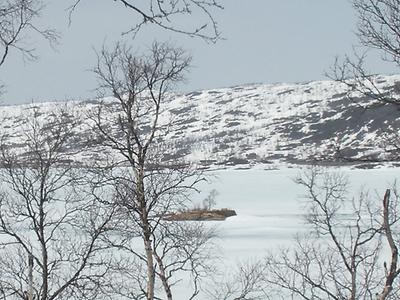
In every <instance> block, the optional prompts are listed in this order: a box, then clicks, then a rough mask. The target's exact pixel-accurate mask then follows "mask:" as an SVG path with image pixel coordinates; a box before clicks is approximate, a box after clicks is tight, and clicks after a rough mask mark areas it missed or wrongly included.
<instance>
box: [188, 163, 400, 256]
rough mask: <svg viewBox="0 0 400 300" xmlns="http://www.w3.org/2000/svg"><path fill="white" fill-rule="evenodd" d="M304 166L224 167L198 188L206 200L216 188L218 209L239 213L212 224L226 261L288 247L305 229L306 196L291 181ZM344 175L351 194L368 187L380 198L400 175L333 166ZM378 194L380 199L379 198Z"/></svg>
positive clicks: (395, 171)
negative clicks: (216, 229)
mask: <svg viewBox="0 0 400 300" xmlns="http://www.w3.org/2000/svg"><path fill="white" fill-rule="evenodd" d="M305 169H306V167H304V169H300V168H286V167H285V168H281V169H279V170H260V169H256V170H253V169H250V170H221V171H216V172H213V173H214V174H215V175H216V176H217V177H216V178H215V179H213V180H212V181H211V182H210V183H208V184H207V183H203V184H202V185H201V186H200V189H201V191H202V193H201V194H200V195H196V198H197V199H199V200H198V201H199V202H200V199H203V198H204V197H205V196H206V195H207V194H208V193H209V191H211V190H212V189H215V190H217V191H218V196H217V197H216V202H217V205H216V206H217V207H220V208H225V207H226V208H231V209H235V210H236V212H237V216H235V217H231V218H228V219H227V220H225V221H223V222H213V223H215V224H216V226H217V228H218V232H219V236H220V237H219V243H220V248H221V251H222V255H223V256H224V257H226V259H228V260H234V261H236V260H247V259H251V258H255V257H260V256H262V255H263V254H264V253H265V251H266V250H267V249H268V250H270V249H272V248H276V247H278V246H279V245H288V244H290V243H291V242H292V240H293V236H294V235H295V234H296V233H298V232H300V231H302V230H305V229H306V225H305V222H304V218H303V216H304V209H303V207H304V197H303V196H304V194H305V192H306V191H305V190H304V188H303V187H302V186H300V185H298V184H296V183H294V181H293V179H294V178H295V177H296V176H298V175H299V174H300V173H301V172H302V170H303V171H304V170H305ZM328 170H330V171H340V172H343V173H344V174H346V175H347V176H348V178H349V181H350V194H351V195H354V196H356V195H357V194H358V193H359V192H360V191H361V189H364V190H369V191H370V192H371V195H373V196H374V197H375V195H376V197H377V201H380V199H381V198H382V197H383V195H384V193H385V190H386V188H387V187H390V186H391V184H392V183H393V182H394V180H395V179H396V178H400V169H399V168H380V169H367V170H361V169H351V168H349V167H341V168H333V167H331V168H329V169H328ZM378 196H379V197H380V198H379V199H378Z"/></svg>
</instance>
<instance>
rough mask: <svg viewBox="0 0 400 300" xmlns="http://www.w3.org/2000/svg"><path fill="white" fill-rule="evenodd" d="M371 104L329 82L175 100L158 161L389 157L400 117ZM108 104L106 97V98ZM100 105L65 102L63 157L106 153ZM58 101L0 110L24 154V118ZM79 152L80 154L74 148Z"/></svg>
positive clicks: (390, 83)
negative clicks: (96, 116)
mask: <svg viewBox="0 0 400 300" xmlns="http://www.w3.org/2000/svg"><path fill="white" fill-rule="evenodd" d="M376 83H377V85H378V86H379V87H380V88H381V89H382V90H384V91H389V92H393V91H395V90H394V89H395V87H397V86H398V84H400V75H394V76H378V77H377V78H376ZM367 100H368V99H365V98H363V97H361V96H359V97H357V96H356V98H355V99H354V98H353V101H351V100H349V99H348V98H347V97H346V93H345V87H344V86H343V85H342V84H339V83H336V82H333V81H318V82H309V83H297V84H254V85H245V86H237V87H231V88H223V89H213V90H204V91H196V92H192V93H188V94H185V95H172V96H171V98H170V99H168V102H167V103H166V104H165V106H164V107H163V112H162V115H161V118H160V120H161V123H162V126H163V127H164V128H167V126H168V133H167V134H165V135H164V143H163V155H164V157H163V159H164V160H165V161H170V162H173V161H174V160H176V159H177V158H181V159H185V160H187V161H191V162H196V163H200V164H202V165H204V166H209V165H243V167H245V166H248V165H253V164H257V163H268V162H271V161H277V160H278V161H286V162H294V163H302V162H309V161H312V160H315V159H317V160H329V161H338V160H340V159H341V157H339V156H338V153H337V150H338V149H340V153H341V155H343V156H345V157H346V159H348V158H351V159H365V158H372V159H378V160H386V159H393V157H390V155H389V154H388V152H387V151H384V149H385V148H387V143H386V142H385V132H387V131H388V129H391V128H399V125H400V112H399V111H397V110H396V109H394V108H393V107H389V106H382V107H379V108H376V109H373V110H371V109H367V110H366V109H365V108H364V107H365V104H366V103H369V104H370V102H367ZM106 101H107V103H109V105H113V103H112V100H111V99H106ZM97 105H98V101H97V100H90V101H75V102H71V103H68V106H70V107H73V108H74V109H73V110H72V111H71V116H70V117H71V120H72V118H81V119H82V120H83V124H81V125H80V126H79V128H77V129H76V131H75V135H74V138H73V139H72V140H71V145H69V147H67V149H66V154H68V157H69V158H70V159H72V160H74V161H76V162H81V161H88V160H101V159H103V158H104V157H105V155H107V154H113V153H110V152H109V151H110V150H108V149H105V148H103V147H101V146H99V144H98V142H97V141H96V138H95V137H94V136H93V133H92V130H91V125H90V122H89V121H87V118H86V117H85V116H86V115H87V113H89V112H90V111H91V110H93V109H94V108H96V106H97ZM57 106H60V103H40V104H34V105H32V104H30V105H18V106H3V107H0V118H1V124H0V127H1V129H0V130H1V133H2V135H4V136H5V138H6V139H7V140H8V142H10V143H11V144H12V146H13V147H14V148H20V149H21V151H22V152H23V146H24V137H23V130H21V128H22V129H23V128H24V126H26V124H24V123H25V119H24V118H25V117H26V116H27V115H29V114H32V111H33V108H36V114H37V115H38V116H39V119H43V120H45V119H48V117H49V115H50V114H51V112H52V110H53V109H55V108H56V107H57ZM79 150H83V151H79Z"/></svg>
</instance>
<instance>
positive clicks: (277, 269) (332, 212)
mask: <svg viewBox="0 0 400 300" xmlns="http://www.w3.org/2000/svg"><path fill="white" fill-rule="evenodd" d="M298 183H300V184H302V185H304V186H305V187H306V188H307V191H308V192H307V199H308V203H307V207H308V213H307V221H308V224H310V225H311V228H312V230H311V232H310V233H309V234H306V235H305V236H298V238H297V239H296V245H295V247H294V248H291V249H283V250H281V251H280V252H279V253H278V254H277V253H274V254H271V255H268V257H267V259H266V265H267V272H266V283H267V284H268V285H269V287H270V291H269V293H268V294H269V295H270V296H271V298H272V299H285V297H292V298H295V299H352V300H356V299H379V300H383V299H397V298H398V296H399V289H398V288H397V284H394V282H395V280H396V279H397V277H398V274H399V269H398V267H397V260H398V251H397V245H398V242H399V241H398V240H396V241H395V240H394V239H393V236H394V235H393V233H394V232H397V231H398V226H399V219H398V207H397V205H398V202H399V197H398V196H397V195H396V197H395V199H393V200H390V197H389V190H387V191H386V194H385V197H384V200H383V204H382V206H380V205H378V203H375V202H374V201H373V200H371V197H370V196H369V195H368V194H367V193H362V194H361V195H360V196H359V197H358V198H356V199H353V200H348V199H347V196H346V191H347V179H346V178H345V177H343V175H341V174H337V173H326V172H321V171H320V170H318V169H315V168H314V169H312V171H311V172H310V173H307V174H305V175H303V176H302V177H300V178H299V179H298ZM387 246H389V249H390V250H391V251H390V252H391V253H388V251H387ZM388 254H389V255H388ZM382 264H383V267H382ZM387 266H389V268H388V267H387ZM274 297H275V298H274Z"/></svg>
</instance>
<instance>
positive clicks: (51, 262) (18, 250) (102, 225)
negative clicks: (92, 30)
mask: <svg viewBox="0 0 400 300" xmlns="http://www.w3.org/2000/svg"><path fill="white" fill-rule="evenodd" d="M71 120H73V117H72V116H71V115H70V114H69V113H68V112H67V111H65V110H64V109H63V110H61V111H60V112H58V113H54V114H52V115H47V116H46V117H44V116H43V115H42V116H40V115H39V113H38V112H37V111H36V110H33V112H32V115H30V116H29V117H27V118H26V119H25V126H23V128H21V134H22V137H23V139H22V140H23V142H24V143H25V145H24V151H23V152H18V153H17V152H16V151H15V149H13V147H12V145H10V144H9V142H8V138H9V137H7V136H4V137H3V139H2V144H1V170H0V176H1V179H2V184H1V188H2V194H1V198H0V253H1V254H0V273H1V275H0V298H1V299H38V300H39V299H40V300H51V299H98V297H99V295H101V291H102V289H103V282H102V281H104V282H106V280H105V278H104V276H105V274H106V273H107V268H106V264H105V263H106V262H107V260H108V258H107V257H106V256H104V255H103V254H102V253H103V251H104V250H105V247H104V244H102V243H101V242H100V241H101V239H100V237H101V236H102V235H103V234H104V233H105V231H106V230H107V226H108V224H109V223H110V220H111V217H112V214H113V211H112V210H104V209H102V208H101V207H99V206H98V205H97V202H95V201H93V199H92V197H90V196H89V195H90V194H91V193H90V191H86V189H87V185H85V184H84V181H83V179H84V178H85V174H83V172H81V171H80V170H79V169H75V168H73V166H72V165H69V164H67V163H66V160H65V157H64V150H65V146H66V143H67V141H68V140H69V138H70V137H71V135H73V132H74V129H75V127H76V125H77V123H76V122H74V121H71ZM28 258H29V260H28Z"/></svg>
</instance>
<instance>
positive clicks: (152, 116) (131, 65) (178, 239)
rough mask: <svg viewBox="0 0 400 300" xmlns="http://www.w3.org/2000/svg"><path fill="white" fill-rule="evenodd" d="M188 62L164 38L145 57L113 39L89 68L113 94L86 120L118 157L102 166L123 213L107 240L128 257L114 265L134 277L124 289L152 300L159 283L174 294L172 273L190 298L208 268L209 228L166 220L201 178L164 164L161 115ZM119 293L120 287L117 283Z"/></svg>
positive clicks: (195, 172)
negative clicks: (186, 283) (186, 284)
mask: <svg viewBox="0 0 400 300" xmlns="http://www.w3.org/2000/svg"><path fill="white" fill-rule="evenodd" d="M189 63H190V58H189V57H188V56H187V55H186V54H185V52H184V51H183V50H181V49H179V48H173V47H171V46H169V45H167V44H158V43H154V44H153V46H152V48H151V49H150V51H149V54H146V55H143V56H134V55H133V54H132V53H131V50H130V49H129V48H127V47H125V46H122V45H117V46H116V47H115V49H114V50H112V51H107V50H104V49H103V51H101V53H100V54H99V61H98V65H97V66H96V68H95V69H94V72H95V73H96V75H97V76H98V78H99V84H100V88H101V89H102V90H103V91H105V92H110V93H112V95H113V97H114V98H113V99H112V100H104V102H103V103H101V104H100V105H99V108H98V109H97V110H95V111H94V112H93V113H92V115H91V119H92V121H93V124H95V128H94V130H95V131H96V132H97V133H98V135H99V137H100V138H101V139H102V140H103V145H105V146H107V147H109V148H110V149H112V150H113V151H114V152H113V153H114V155H116V157H114V159H112V160H110V161H113V164H112V165H110V166H108V167H107V168H103V169H102V171H104V172H105V173H107V174H105V178H108V180H109V182H111V183H112V184H111V185H112V187H113V188H114V189H115V193H114V198H113V200H112V201H111V202H112V203H111V204H112V205H116V206H117V207H119V217H120V218H121V221H120V222H119V224H120V226H119V227H118V226H117V227H116V228H115V233H114V234H112V235H110V238H109V240H108V242H109V243H110V244H111V245H113V246H114V247H115V248H116V249H119V250H120V251H121V253H122V254H121V255H125V256H126V255H127V254H128V256H130V258H131V260H132V263H129V264H126V262H127V261H128V259H125V260H124V261H125V264H123V262H121V261H120V263H119V264H118V267H116V268H115V269H122V270H124V272H123V273H124V275H125V276H128V277H129V280H130V282H132V285H131V286H128V290H127V291H126V292H125V293H124V295H125V296H127V297H131V298H132V297H137V298H145V299H148V300H152V299H157V298H159V297H160V296H158V295H157V294H158V292H157V291H158V288H161V290H162V291H163V292H162V293H163V294H164V296H165V298H166V299H173V290H172V287H173V286H174V285H175V284H177V283H178V282H179V278H180V277H179V275H178V274H181V273H182V272H189V274H191V278H192V283H193V292H192V295H191V296H189V297H188V298H190V299H192V298H194V297H196V296H197V295H198V293H199V280H200V278H202V277H203V276H204V274H205V272H206V271H207V270H208V267H209V266H208V265H207V261H208V260H209V258H210V257H211V254H210V251H211V248H210V243H209V242H210V239H211V238H212V236H213V232H212V231H210V230H209V229H207V228H206V227H205V226H204V225H202V224H201V223H179V222H176V221H167V220H166V219H165V216H167V215H168V214H170V213H171V212H176V211H177V210H179V209H182V208H184V207H185V205H186V203H187V201H188V197H189V194H190V193H191V192H192V191H193V190H194V189H195V187H196V184H197V183H198V182H199V181H200V180H202V179H203V176H202V174H201V173H200V172H199V171H198V170H197V169H196V168H194V167H193V166H191V165H190V164H187V163H183V162H179V161H176V162H174V163H169V164H168V163H165V162H164V163H163V162H162V158H163V155H164V153H163V150H164V149H165V148H164V147H165V146H163V145H165V144H164V142H163V136H164V135H165V130H163V129H162V126H161V122H160V114H161V112H162V109H163V105H164V104H165V103H166V101H168V96H169V94H168V93H169V92H170V90H171V88H172V87H173V86H174V84H176V83H177V82H180V81H182V80H183V77H184V74H185V72H186V70H187V68H188V66H189ZM117 156H118V158H117ZM103 175H104V174H103ZM140 241H141V244H142V245H140V244H139V245H138V242H140ZM123 253H124V254H123ZM132 266H134V268H136V269H137V270H132V269H131V267H132ZM140 270H142V272H140ZM143 274H145V276H143ZM135 283H136V286H134V284H135ZM119 291H120V292H121V294H122V293H123V292H124V288H123V286H121V288H119Z"/></svg>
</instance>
